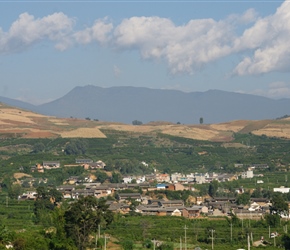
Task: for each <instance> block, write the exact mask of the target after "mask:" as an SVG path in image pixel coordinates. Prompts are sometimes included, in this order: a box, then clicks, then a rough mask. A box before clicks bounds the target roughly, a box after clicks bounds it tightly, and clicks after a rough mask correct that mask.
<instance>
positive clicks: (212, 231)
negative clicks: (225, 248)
mask: <svg viewBox="0 0 290 250" xmlns="http://www.w3.org/2000/svg"><path fill="white" fill-rule="evenodd" d="M210 231H211V249H212V250H213V248H214V247H213V233H214V231H215V230H213V229H211V230H210Z"/></svg>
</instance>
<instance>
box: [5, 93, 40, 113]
mask: <svg viewBox="0 0 290 250" xmlns="http://www.w3.org/2000/svg"><path fill="white" fill-rule="evenodd" d="M0 102H2V103H5V104H7V105H9V106H13V107H19V108H22V109H27V110H32V111H37V110H38V107H37V106H34V105H32V104H30V103H27V102H22V101H18V100H15V99H11V98H7V97H3V96H0Z"/></svg>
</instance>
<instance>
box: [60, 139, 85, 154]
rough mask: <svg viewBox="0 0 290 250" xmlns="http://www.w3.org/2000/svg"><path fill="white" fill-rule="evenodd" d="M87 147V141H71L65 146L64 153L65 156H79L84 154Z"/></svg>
mask: <svg viewBox="0 0 290 250" xmlns="http://www.w3.org/2000/svg"><path fill="white" fill-rule="evenodd" d="M87 147H88V145H87V141H84V140H72V141H70V142H69V143H68V144H67V145H66V147H65V149H64V152H65V154H67V155H81V154H85V153H86V150H87Z"/></svg>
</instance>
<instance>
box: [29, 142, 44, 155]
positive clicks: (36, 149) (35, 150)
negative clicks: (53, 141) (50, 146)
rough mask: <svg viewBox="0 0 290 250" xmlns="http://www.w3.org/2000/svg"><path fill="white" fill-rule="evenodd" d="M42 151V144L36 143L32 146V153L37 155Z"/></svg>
mask: <svg viewBox="0 0 290 250" xmlns="http://www.w3.org/2000/svg"><path fill="white" fill-rule="evenodd" d="M44 149H45V146H44V144H43V143H42V142H37V143H35V144H34V146H33V150H32V153H35V154H37V153H41V152H43V151H44Z"/></svg>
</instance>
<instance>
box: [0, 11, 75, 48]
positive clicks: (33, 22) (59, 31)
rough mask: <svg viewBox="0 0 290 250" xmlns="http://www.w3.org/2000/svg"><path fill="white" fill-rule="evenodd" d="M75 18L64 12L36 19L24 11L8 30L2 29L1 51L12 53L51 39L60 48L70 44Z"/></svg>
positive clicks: (0, 35)
mask: <svg viewBox="0 0 290 250" xmlns="http://www.w3.org/2000/svg"><path fill="white" fill-rule="evenodd" d="M73 25H74V19H72V18H69V17H67V16H66V15H65V14H63V13H61V12H60V13H54V14H52V15H49V16H46V17H43V18H39V19H35V17H34V16H32V15H29V14H28V13H23V14H21V15H20V16H19V18H18V19H17V20H16V21H15V22H14V23H12V25H11V27H10V29H9V31H8V32H4V31H3V30H2V29H1V30H0V53H12V52H18V51H22V50H24V49H25V48H27V47H29V46H31V45H33V44H35V43H37V42H39V41H42V40H44V39H49V40H52V41H55V42H56V46H57V47H59V48H60V49H61V48H63V47H64V46H63V45H62V43H63V42H64V43H65V44H66V46H67V45H68V44H69V41H68V40H67V39H66V37H67V35H68V34H69V33H70V32H71V31H72V28H73Z"/></svg>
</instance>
